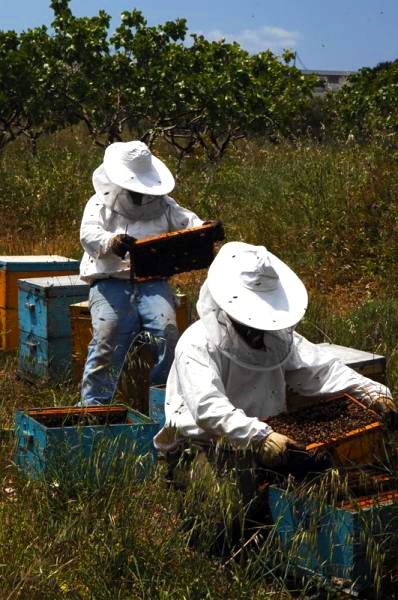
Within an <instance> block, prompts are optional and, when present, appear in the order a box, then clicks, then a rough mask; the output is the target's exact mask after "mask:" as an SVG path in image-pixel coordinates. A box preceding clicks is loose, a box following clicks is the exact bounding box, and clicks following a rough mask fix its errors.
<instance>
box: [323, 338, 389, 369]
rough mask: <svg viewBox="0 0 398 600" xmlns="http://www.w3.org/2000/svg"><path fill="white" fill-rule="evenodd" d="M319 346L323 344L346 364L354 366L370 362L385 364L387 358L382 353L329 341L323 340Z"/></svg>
mask: <svg viewBox="0 0 398 600" xmlns="http://www.w3.org/2000/svg"><path fill="white" fill-rule="evenodd" d="M317 346H322V348H325V349H326V350H329V351H330V352H331V353H332V354H333V356H335V357H336V358H339V359H340V360H341V361H342V362H343V363H344V364H346V365H348V366H349V367H352V368H355V367H360V366H364V365H367V364H369V363H380V364H384V363H385V360H386V359H385V357H384V356H382V355H381V354H375V353H374V352H365V351H364V350H357V349H356V348H350V347H348V346H339V345H338V344H329V342H322V343H321V344H317Z"/></svg>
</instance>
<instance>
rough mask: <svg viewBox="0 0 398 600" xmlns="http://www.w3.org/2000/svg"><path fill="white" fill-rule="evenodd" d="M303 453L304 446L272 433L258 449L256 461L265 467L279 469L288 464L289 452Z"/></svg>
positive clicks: (274, 432) (284, 436)
mask: <svg viewBox="0 0 398 600" xmlns="http://www.w3.org/2000/svg"><path fill="white" fill-rule="evenodd" d="M292 450H293V451H294V450H295V451H304V446H303V445H302V444H299V443H297V442H296V441H295V440H292V439H291V438H289V437H287V436H286V435H283V434H281V433H277V432H276V431H273V432H272V433H270V434H269V435H267V437H266V438H264V439H263V440H262V441H261V443H260V445H259V447H258V459H259V461H260V463H261V464H262V465H264V466H265V467H269V468H272V467H280V466H284V465H286V464H287V462H288V457H289V452H290V451H292Z"/></svg>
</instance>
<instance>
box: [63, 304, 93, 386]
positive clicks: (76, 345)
mask: <svg viewBox="0 0 398 600" xmlns="http://www.w3.org/2000/svg"><path fill="white" fill-rule="evenodd" d="M69 311H70V324H71V332H72V374H73V378H74V380H75V381H76V382H79V381H81V379H82V376H83V369H84V365H85V363H86V358H87V350H88V345H89V343H90V342H91V338H92V334H93V329H92V326H91V314H90V309H89V306H88V300H84V301H83V302H76V303H74V304H71V305H70V306H69Z"/></svg>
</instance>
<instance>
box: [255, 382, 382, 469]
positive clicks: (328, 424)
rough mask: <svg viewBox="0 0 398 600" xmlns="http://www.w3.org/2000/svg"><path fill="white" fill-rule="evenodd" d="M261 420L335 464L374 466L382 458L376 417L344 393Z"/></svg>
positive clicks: (380, 435) (379, 429) (379, 427)
mask: <svg viewBox="0 0 398 600" xmlns="http://www.w3.org/2000/svg"><path fill="white" fill-rule="evenodd" d="M263 420H264V421H265V422H267V423H268V424H269V425H270V426H271V427H272V429H274V431H277V432H278V433H282V434H284V435H287V436H288V437H291V438H293V439H295V440H296V441H297V442H300V443H302V444H304V445H305V448H306V450H308V451H317V452H319V451H326V450H327V451H328V452H329V453H330V455H331V457H332V459H333V464H335V465H358V464H360V465H365V464H374V463H376V462H378V461H379V460H380V459H382V458H383V456H384V453H383V440H382V427H381V422H380V421H379V417H378V415H377V414H376V413H375V412H374V411H373V410H370V409H369V408H368V407H366V406H364V405H363V404H362V403H361V402H359V401H358V400H356V399H355V398H353V397H352V396H350V394H347V393H346V392H343V393H341V394H337V395H336V396H332V397H330V398H318V399H317V402H316V403H315V404H313V405H311V406H310V407H302V408H300V409H298V410H294V411H289V412H286V413H281V414H279V415H276V416H272V417H265V418H264V419H263Z"/></svg>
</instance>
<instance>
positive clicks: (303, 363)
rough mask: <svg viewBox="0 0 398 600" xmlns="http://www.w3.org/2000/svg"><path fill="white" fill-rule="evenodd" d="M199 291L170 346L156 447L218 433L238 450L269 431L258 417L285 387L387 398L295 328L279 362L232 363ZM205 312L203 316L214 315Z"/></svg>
mask: <svg viewBox="0 0 398 600" xmlns="http://www.w3.org/2000/svg"><path fill="white" fill-rule="evenodd" d="M205 286H206V284H205ZM205 286H204V287H205ZM202 290H203V287H202ZM205 295H206V294H202V292H201V297H200V298H199V302H198V305H197V308H198V313H199V316H200V317H201V319H200V320H199V321H197V322H196V323H194V324H193V325H191V326H190V327H189V328H188V329H187V330H186V331H185V332H184V334H183V335H182V337H181V338H180V340H179V342H178V344H177V347H176V353H175V359H174V363H173V365H172V368H171V371H170V374H169V378H168V380H167V388H166V400H165V413H166V424H165V426H164V427H163V429H162V430H161V431H160V432H159V433H158V434H157V435H156V436H155V438H154V444H155V446H156V447H157V448H158V449H160V450H163V451H166V450H172V449H173V448H175V447H176V446H177V445H178V443H179V442H181V441H182V440H184V439H186V438H190V439H192V440H197V441H202V442H208V441H210V440H216V439H217V438H221V437H224V438H226V439H228V441H229V442H231V443H233V444H234V445H236V446H237V447H242V448H245V447H247V446H248V445H249V444H250V443H251V442H258V441H260V440H261V439H262V438H264V437H266V436H267V435H268V434H269V433H271V431H272V429H271V427H270V426H269V425H267V423H266V422H265V423H264V422H262V421H260V420H259V419H264V418H266V417H267V416H268V417H269V416H273V415H276V414H278V413H280V412H283V411H284V410H286V385H288V386H289V388H291V389H292V390H294V391H296V392H298V393H299V394H300V395H303V396H330V395H332V394H336V393H339V392H342V391H347V392H349V393H350V394H352V395H353V396H355V397H356V398H358V399H361V398H364V397H365V396H368V397H370V398H373V397H374V398H376V397H378V396H388V397H391V394H390V391H389V390H388V388H386V387H385V386H384V385H382V384H380V383H376V382H374V381H372V380H371V379H368V378H366V377H363V376H362V375H360V374H358V373H357V372H355V371H354V370H353V369H351V368H349V367H347V366H346V365H345V364H344V363H343V362H341V361H340V360H338V359H337V358H335V357H334V356H333V355H332V354H331V353H330V352H329V351H328V350H326V349H324V348H321V347H319V346H317V345H316V344H312V343H311V342H309V341H308V340H306V339H305V338H304V337H302V336H301V335H299V334H297V333H294V340H293V347H292V351H291V353H290V355H289V357H288V359H287V360H286V361H285V362H284V363H283V364H282V365H280V366H278V367H276V368H272V369H264V370H259V369H258V368H255V369H254V368H248V367H247V366H246V367H245V366H243V365H242V364H239V363H238V362H236V361H235V360H232V359H231V353H229V356H227V354H226V353H225V350H228V348H227V342H226V340H225V337H224V339H223V335H222V332H221V331H220V328H221V326H217V324H216V323H215V319H214V318H212V319H210V320H209V319H208V316H207V315H206V307H205V303H204V301H203V299H204V297H205ZM212 310H213V312H210V311H209V312H208V314H215V312H214V308H213V309H212ZM224 315H225V313H224ZM202 317H203V318H202ZM209 324H211V327H209ZM217 328H218V329H217ZM222 339H223V343H220V340H222ZM220 348H221V349H220Z"/></svg>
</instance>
